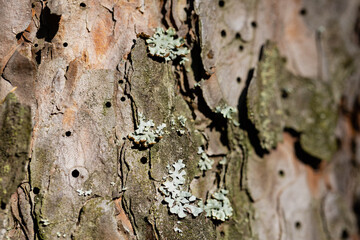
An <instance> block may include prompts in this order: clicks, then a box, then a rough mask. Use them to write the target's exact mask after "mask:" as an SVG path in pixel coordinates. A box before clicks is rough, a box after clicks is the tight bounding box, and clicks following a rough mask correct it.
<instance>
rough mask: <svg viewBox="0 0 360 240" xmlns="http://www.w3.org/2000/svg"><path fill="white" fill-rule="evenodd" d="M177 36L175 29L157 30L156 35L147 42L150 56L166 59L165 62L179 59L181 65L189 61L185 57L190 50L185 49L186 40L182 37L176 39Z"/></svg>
mask: <svg viewBox="0 0 360 240" xmlns="http://www.w3.org/2000/svg"><path fill="white" fill-rule="evenodd" d="M175 35H176V31H175V29H174V28H169V29H168V30H166V31H164V29H162V28H156V31H155V33H154V35H153V36H152V37H150V38H149V39H147V40H146V43H147V44H148V49H149V53H150V55H152V56H157V57H161V58H164V59H165V61H170V60H175V59H177V58H178V57H179V58H180V64H183V63H184V62H185V61H188V59H187V58H186V57H185V56H186V55H187V54H188V53H189V49H187V48H186V47H183V45H184V44H185V40H184V39H183V38H181V37H178V38H175Z"/></svg>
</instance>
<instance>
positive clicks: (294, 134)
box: [284, 127, 300, 139]
mask: <svg viewBox="0 0 360 240" xmlns="http://www.w3.org/2000/svg"><path fill="white" fill-rule="evenodd" d="M284 132H287V133H289V134H290V135H291V136H292V137H294V138H297V139H299V137H300V133H299V132H298V131H296V130H295V129H293V128H289V127H285V128H284Z"/></svg>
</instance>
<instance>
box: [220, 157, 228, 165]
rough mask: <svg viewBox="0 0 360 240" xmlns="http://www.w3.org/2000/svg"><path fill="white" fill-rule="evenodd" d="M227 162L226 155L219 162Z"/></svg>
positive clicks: (222, 163)
mask: <svg viewBox="0 0 360 240" xmlns="http://www.w3.org/2000/svg"><path fill="white" fill-rule="evenodd" d="M226 163H227V159H226V157H223V159H221V160H220V162H219V164H220V165H225V164H226Z"/></svg>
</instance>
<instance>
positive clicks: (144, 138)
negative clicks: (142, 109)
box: [128, 113, 166, 148]
mask: <svg viewBox="0 0 360 240" xmlns="http://www.w3.org/2000/svg"><path fill="white" fill-rule="evenodd" d="M165 127H166V124H165V123H163V124H161V125H160V126H158V127H157V128H155V124H154V121H153V120H151V119H150V120H149V121H146V120H145V117H144V116H143V115H142V114H141V113H139V125H138V127H137V129H136V130H135V132H134V133H130V134H129V135H128V138H129V139H130V140H132V141H133V142H134V144H136V145H139V146H141V147H145V148H146V147H149V146H152V145H154V144H155V143H157V142H158V141H159V140H160V139H161V138H162V136H163V134H164V132H163V129H164V128H165Z"/></svg>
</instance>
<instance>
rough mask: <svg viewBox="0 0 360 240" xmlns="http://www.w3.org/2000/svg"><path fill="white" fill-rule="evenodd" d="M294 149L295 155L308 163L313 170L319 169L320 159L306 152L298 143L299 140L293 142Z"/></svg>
mask: <svg viewBox="0 0 360 240" xmlns="http://www.w3.org/2000/svg"><path fill="white" fill-rule="evenodd" d="M294 150H295V155H296V157H297V158H298V159H299V160H300V161H301V162H302V163H304V164H306V165H309V166H310V167H311V168H313V169H314V170H319V169H320V164H321V159H320V158H317V157H314V156H312V155H311V154H309V153H307V152H306V151H305V150H304V149H303V148H302V147H301V144H300V141H299V140H298V141H296V142H295V143H294Z"/></svg>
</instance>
